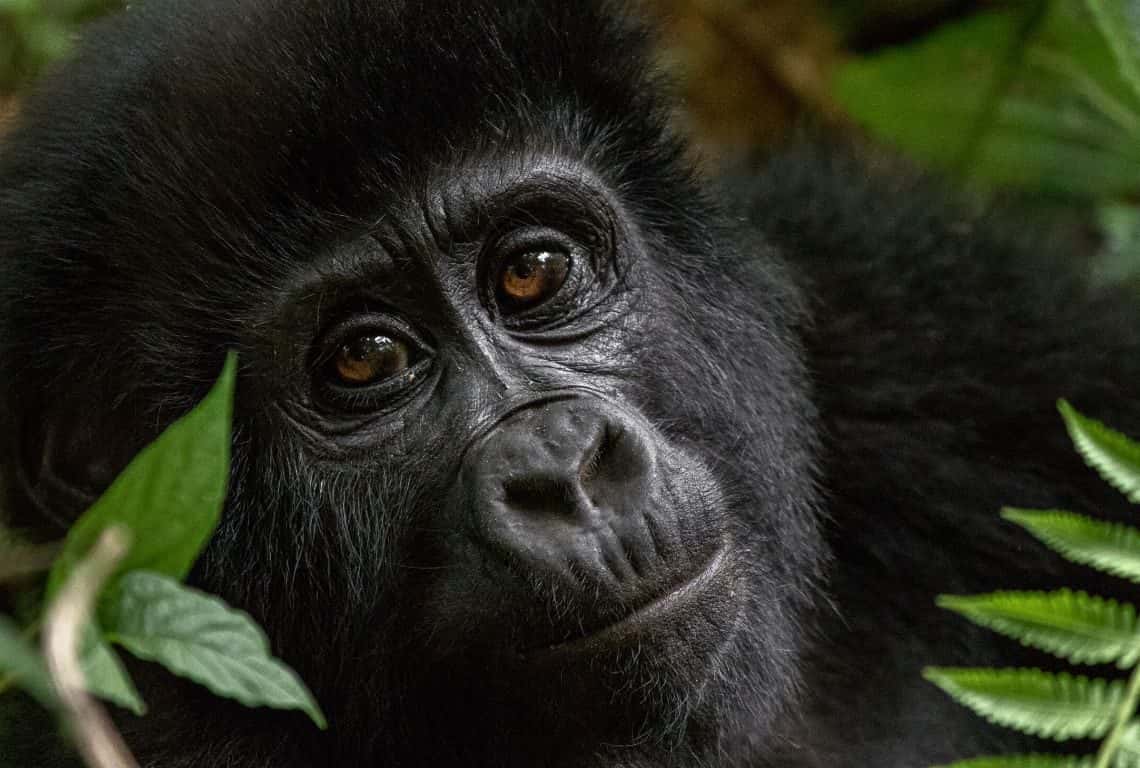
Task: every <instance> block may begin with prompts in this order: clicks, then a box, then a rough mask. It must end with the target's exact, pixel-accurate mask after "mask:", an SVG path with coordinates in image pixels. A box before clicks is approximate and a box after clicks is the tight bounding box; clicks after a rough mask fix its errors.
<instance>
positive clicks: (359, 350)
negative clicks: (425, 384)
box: [333, 332, 412, 387]
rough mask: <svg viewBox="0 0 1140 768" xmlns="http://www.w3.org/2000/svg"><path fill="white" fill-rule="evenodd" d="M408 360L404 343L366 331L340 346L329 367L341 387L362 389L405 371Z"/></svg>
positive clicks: (409, 357)
mask: <svg viewBox="0 0 1140 768" xmlns="http://www.w3.org/2000/svg"><path fill="white" fill-rule="evenodd" d="M411 357H412V354H411V350H410V349H409V348H408V345H407V343H406V342H404V341H402V340H400V339H395V338H392V337H391V336H385V335H383V334H380V333H376V332H370V333H364V334H361V335H359V336H356V337H354V338H351V339H348V340H347V341H346V342H345V343H344V344H342V345H341V346H340V348H339V349H337V351H336V355H335V357H334V358H333V367H334V368H335V370H336V375H337V378H338V379H340V382H341V383H342V384H344V385H346V386H350V387H362V386H367V385H369V384H375V383H377V382H380V381H383V380H384V379H389V378H391V377H393V376H395V375H397V374H399V373H402V372H403V371H405V370H407V368H408V365H409V364H410V362H411Z"/></svg>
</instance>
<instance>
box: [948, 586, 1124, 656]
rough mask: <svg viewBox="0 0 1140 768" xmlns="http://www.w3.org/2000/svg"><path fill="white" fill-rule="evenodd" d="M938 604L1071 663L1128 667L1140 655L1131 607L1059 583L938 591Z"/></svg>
mask: <svg viewBox="0 0 1140 768" xmlns="http://www.w3.org/2000/svg"><path fill="white" fill-rule="evenodd" d="M938 605H939V606H941V607H942V608H946V609H947V610H951V611H954V612H955V613H958V614H961V615H962V616H965V617H966V618H967V619H969V620H970V621H972V622H974V623H975V624H979V625H981V626H983V627H986V628H987V629H992V630H994V631H995V632H1000V633H1001V634H1003V635H1006V636H1007V637H1012V638H1014V639H1015V640H1019V641H1020V642H1021V643H1022V644H1024V645H1028V646H1030V647H1033V648H1037V649H1040V650H1042V651H1046V652H1047V653H1052V654H1054V655H1055V656H1060V657H1062V658H1065V659H1068V660H1069V661H1072V662H1073V663H1074V664H1106V663H1109V662H1116V664H1117V666H1118V667H1120V668H1121V669H1127V668H1129V667H1132V666H1133V665H1135V664H1136V662H1137V660H1140V635H1138V634H1137V621H1136V609H1135V608H1134V607H1132V606H1131V605H1129V604H1127V603H1118V602H1117V601H1115V600H1107V599H1104V598H1101V597H1094V596H1091V595H1087V594H1085V593H1084V592H1071V591H1069V590H1067V589H1062V590H1060V591H1058V592H994V593H992V594H988V595H972V596H962V597H959V596H954V595H943V596H941V597H939V598H938Z"/></svg>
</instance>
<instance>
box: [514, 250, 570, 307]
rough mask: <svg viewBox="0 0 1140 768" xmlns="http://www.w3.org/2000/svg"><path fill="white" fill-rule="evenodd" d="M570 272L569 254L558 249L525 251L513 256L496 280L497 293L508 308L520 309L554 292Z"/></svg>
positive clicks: (539, 302)
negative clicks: (497, 284)
mask: <svg viewBox="0 0 1140 768" xmlns="http://www.w3.org/2000/svg"><path fill="white" fill-rule="evenodd" d="M569 272H570V257H569V255H568V254H565V253H562V252H560V251H529V252H527V253H523V254H520V255H518V256H516V257H515V258H514V259H512V260H511V262H510V263H509V264H508V265H507V268H506V270H505V271H504V272H503V275H502V278H501V279H500V280H499V296H500V299H501V300H502V302H503V304H505V305H506V306H507V307H508V308H515V309H524V308H526V307H530V306H535V305H537V304H541V303H542V302H543V301H546V300H547V299H549V298H550V297H551V296H553V295H555V294H556V293H558V290H559V289H560V288H561V287H562V284H563V283H564V282H566V277H567V275H568V274H569Z"/></svg>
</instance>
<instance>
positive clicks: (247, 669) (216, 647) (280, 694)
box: [105, 571, 327, 729]
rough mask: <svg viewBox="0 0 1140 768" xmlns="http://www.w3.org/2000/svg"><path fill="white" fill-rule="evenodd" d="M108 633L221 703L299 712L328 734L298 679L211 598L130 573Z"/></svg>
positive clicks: (253, 628) (247, 621) (245, 622)
mask: <svg viewBox="0 0 1140 768" xmlns="http://www.w3.org/2000/svg"><path fill="white" fill-rule="evenodd" d="M105 626H106V627H107V636H108V638H109V639H110V640H111V641H112V642H114V643H116V644H118V645H121V646H123V647H124V648H126V649H127V650H129V651H130V652H131V653H133V654H134V655H135V656H138V657H139V658H141V659H146V660H148V661H155V662H158V663H159V664H162V665H163V666H165V667H166V668H167V669H169V670H170V671H172V672H174V673H175V674H178V675H181V676H182V677H186V678H189V679H190V680H194V681H195V682H198V683H201V684H202V685H204V686H206V687H207V688H209V689H210V690H211V691H213V692H214V693H215V694H217V695H219V696H224V697H226V698H230V699H234V700H236V701H239V702H241V703H242V704H244V705H246V706H247V707H273V708H276V709H298V710H301V711H303V712H305V713H306V714H307V715H308V716H309V717H310V718H312V720H313V722H314V723H316V724H317V726H318V727H320V728H321V729H324V728H326V727H327V724H326V722H325V718H324V715H322V714H321V711H320V709H319V708H318V706H317V704H316V702H315V701H314V700H313V697H312V694H310V693H309V691H308V690H307V689H306V688H305V686H304V684H303V683H302V682H301V681H300V679H299V678H298V677H297V675H296V673H294V672H293V671H292V670H291V669H290V668H289V667H287V666H286V665H285V664H284V663H282V662H280V661H278V660H277V659H274V658H273V657H272V656H271V655H270V652H269V641H268V640H267V639H266V637H265V633H264V632H262V631H261V628H260V627H258V626H257V623H256V622H254V621H253V619H251V618H250V617H249V616H247V615H246V614H244V613H242V612H240V611H237V610H235V609H233V608H231V607H230V606H228V605H226V604H225V603H224V602H222V601H221V600H219V599H218V598H216V597H212V596H210V595H206V594H204V593H202V592H199V591H197V590H193V589H190V588H189V587H184V586H182V585H181V584H179V583H178V582H176V581H174V580H172V579H169V578H167V577H165V576H162V575H159V574H155V573H147V572H145V571H135V572H132V573H129V574H127V575H126V576H124V577H123V579H122V581H121V583H120V586H119V590H118V594H117V600H116V601H115V602H114V604H113V605H112V606H111V609H110V611H109V612H108V613H107V616H106V622H105Z"/></svg>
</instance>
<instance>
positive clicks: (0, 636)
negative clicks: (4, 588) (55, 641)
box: [0, 616, 56, 709]
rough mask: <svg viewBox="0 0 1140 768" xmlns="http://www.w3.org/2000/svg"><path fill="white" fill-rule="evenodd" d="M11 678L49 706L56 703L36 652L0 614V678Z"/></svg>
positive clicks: (5, 617)
mask: <svg viewBox="0 0 1140 768" xmlns="http://www.w3.org/2000/svg"><path fill="white" fill-rule="evenodd" d="M5 679H7V680H11V681H13V682H15V683H16V684H17V685H19V686H20V687H21V688H23V689H24V690H25V691H27V692H28V693H29V694H31V695H32V697H33V698H35V700H36V701H38V702H39V703H40V704H43V705H44V706H45V707H48V708H49V709H51V708H54V707H55V706H56V699H55V692H54V691H53V690H52V685H51V679H50V678H49V677H48V673H47V669H46V668H45V667H44V663H43V660H42V659H41V658H40V655H39V653H38V652H37V651H36V649H35V646H33V645H32V644H31V643H30V642H28V641H27V639H25V638H24V636H23V634H22V633H21V632H20V628H19V627H17V626H16V624H15V623H14V622H12V621H11V620H10V619H9V618H8V617H7V616H0V681H3V680H5Z"/></svg>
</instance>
